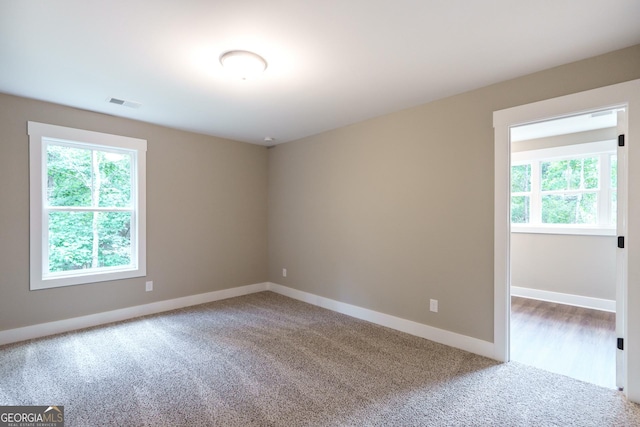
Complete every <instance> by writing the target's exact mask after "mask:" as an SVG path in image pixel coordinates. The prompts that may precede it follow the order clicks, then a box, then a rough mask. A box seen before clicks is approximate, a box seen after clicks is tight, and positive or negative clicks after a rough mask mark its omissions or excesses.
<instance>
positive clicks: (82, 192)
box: [47, 144, 92, 206]
mask: <svg viewBox="0 0 640 427" xmlns="http://www.w3.org/2000/svg"><path fill="white" fill-rule="evenodd" d="M91 185H92V183H91V150H84V149H81V148H71V147H64V146H61V145H52V144H48V145H47V201H48V203H49V206H91Z"/></svg>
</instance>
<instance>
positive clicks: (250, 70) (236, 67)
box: [220, 50, 267, 80]
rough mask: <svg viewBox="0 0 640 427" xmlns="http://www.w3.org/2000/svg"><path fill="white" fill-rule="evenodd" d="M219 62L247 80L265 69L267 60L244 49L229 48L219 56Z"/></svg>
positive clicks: (235, 74) (226, 68)
mask: <svg viewBox="0 0 640 427" xmlns="http://www.w3.org/2000/svg"><path fill="white" fill-rule="evenodd" d="M220 64H222V66H223V67H224V69H225V70H227V71H229V72H230V73H232V74H233V75H234V76H236V77H239V78H241V79H242V80H247V79H250V78H254V77H257V76H259V75H260V74H261V73H262V72H264V70H266V69H267V61H265V60H264V58H263V57H261V56H260V55H258V54H256V53H253V52H249V51H246V50H231V51H229V52H225V53H223V54H222V55H221V56H220Z"/></svg>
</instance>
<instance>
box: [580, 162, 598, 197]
mask: <svg viewBox="0 0 640 427" xmlns="http://www.w3.org/2000/svg"><path fill="white" fill-rule="evenodd" d="M599 163H600V162H599V159H598V158H597V157H587V158H585V159H582V168H583V185H584V187H583V188H585V189H587V190H595V189H597V188H598V177H599V176H600V167H599Z"/></svg>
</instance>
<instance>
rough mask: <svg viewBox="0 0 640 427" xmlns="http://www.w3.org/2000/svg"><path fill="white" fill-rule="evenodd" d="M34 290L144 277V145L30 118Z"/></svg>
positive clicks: (113, 136)
mask: <svg viewBox="0 0 640 427" xmlns="http://www.w3.org/2000/svg"><path fill="white" fill-rule="evenodd" d="M28 133H29V150H30V202H31V206H30V215H31V218H30V229H31V237H30V244H31V247H30V273H31V279H30V284H31V289H32V290H36V289H45V288H53V287H59V286H69V285H78V284H84V283H93V282H101V281H106V280H118V279H125V278H131V277H140V276H144V275H146V225H145V218H146V213H145V212H146V209H145V201H146V190H145V165H146V146H147V142H146V141H145V140H142V139H137V138H130V137H124V136H118V135H110V134H104V133H99V132H91V131H86V130H79V129H72V128H67V127H62V126H53V125H48V124H43V123H36V122H29V123H28Z"/></svg>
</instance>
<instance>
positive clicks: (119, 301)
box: [0, 94, 267, 330]
mask: <svg viewBox="0 0 640 427" xmlns="http://www.w3.org/2000/svg"><path fill="white" fill-rule="evenodd" d="M28 120H32V121H38V122H43V123H50V124H56V125H62V126H70V127H77V128H81V129H88V130H94V131H99V132H106V133H113V134H119V135H125V136H131V137H136V138H143V139H146V140H147V141H148V152H147V274H148V276H147V277H146V278H145V277H142V278H137V279H129V280H120V281H114V282H103V283H96V284H91V285H79V286H71V287H65V288H57V289H48V290H39V291H29V181H28V179H29V169H28V167H29V158H28V138H27V121H28ZM146 280H153V282H154V287H155V289H154V291H153V292H148V293H147V292H145V291H144V282H145V281H146ZM266 280H267V150H266V149H265V148H264V147H261V146H256V145H250V144H245V143H239V142H234V141H228V140H224V139H220V138H214V137H208V136H203V135H197V134H193V133H188V132H181V131H177V130H172V129H168V128H164V127H160V126H154V125H151V124H145V123H142V122H136V121H132V120H126V119H121V118H116V117H111V116H107V115H103V114H96V113H91V112H87V111H82V110H77V109H72V108H67V107H63V106H59V105H54V104H48V103H44V102H39V101H34V100H27V99H24V98H18V97H13V96H9V95H1V94H0V330H6V329H12V328H16V327H21V326H27V325H33V324H38V323H42V322H49V321H54V320H61V319H66V318H71V317H76V316H82V315H86V314H92V313H98V312H102V311H107V310H114V309H119V308H124V307H129V306H135V305H140V304H145V303H150V302H155V301H160V300H166V299H171V298H177V297H182V296H187V295H194V294H198V293H203V292H210V291H214V290H220V289H226V288H230V287H235V286H241V285H248V284H252V283H260V282H264V281H266Z"/></svg>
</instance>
